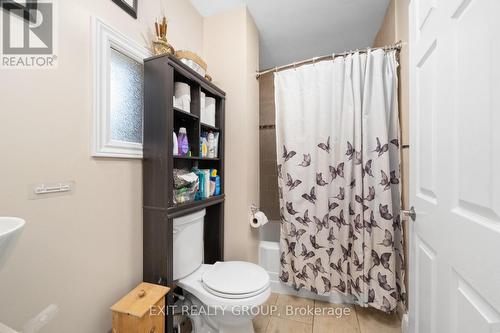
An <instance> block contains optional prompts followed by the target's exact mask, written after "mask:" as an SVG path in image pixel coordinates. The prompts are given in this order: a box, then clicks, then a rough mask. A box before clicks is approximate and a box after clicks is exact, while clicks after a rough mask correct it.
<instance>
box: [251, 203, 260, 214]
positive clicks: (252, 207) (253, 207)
mask: <svg viewBox="0 0 500 333" xmlns="http://www.w3.org/2000/svg"><path fill="white" fill-rule="evenodd" d="M250 211H251V212H252V215H254V216H255V214H257V213H258V212H259V211H260V209H259V207H257V205H256V204H252V205H251V206H250Z"/></svg>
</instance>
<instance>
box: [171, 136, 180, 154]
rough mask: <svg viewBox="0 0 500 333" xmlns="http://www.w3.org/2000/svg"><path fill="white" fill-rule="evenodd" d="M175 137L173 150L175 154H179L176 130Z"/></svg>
mask: <svg viewBox="0 0 500 333" xmlns="http://www.w3.org/2000/svg"><path fill="white" fill-rule="evenodd" d="M173 134H174V135H173V138H172V142H173V143H174V150H173V152H172V153H173V154H174V156H177V155H179V144H178V142H177V134H175V132H173Z"/></svg>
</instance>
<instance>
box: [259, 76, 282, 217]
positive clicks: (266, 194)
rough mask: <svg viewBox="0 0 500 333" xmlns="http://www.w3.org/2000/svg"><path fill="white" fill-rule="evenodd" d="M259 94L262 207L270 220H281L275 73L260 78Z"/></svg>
mask: <svg viewBox="0 0 500 333" xmlns="http://www.w3.org/2000/svg"><path fill="white" fill-rule="evenodd" d="M259 94H260V105H259V139H260V209H261V211H263V212H264V213H265V214H266V215H267V216H268V218H269V219H270V220H273V221H279V219H280V208H279V197H278V196H279V194H278V168H277V164H276V129H275V108H274V77H273V73H268V74H265V75H262V76H261V77H260V78H259Z"/></svg>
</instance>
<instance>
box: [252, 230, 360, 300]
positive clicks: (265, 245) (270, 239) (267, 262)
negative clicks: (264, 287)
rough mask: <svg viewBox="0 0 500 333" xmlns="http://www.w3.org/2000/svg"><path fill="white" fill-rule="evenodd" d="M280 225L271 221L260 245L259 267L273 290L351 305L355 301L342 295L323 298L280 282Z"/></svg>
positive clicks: (262, 234) (261, 237)
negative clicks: (265, 274)
mask: <svg viewBox="0 0 500 333" xmlns="http://www.w3.org/2000/svg"><path fill="white" fill-rule="evenodd" d="M279 237H280V223H279V221H278V222H275V221H271V222H269V223H268V224H266V225H265V226H264V227H263V228H261V230H260V239H261V241H260V243H259V265H260V266H261V267H263V268H264V269H265V270H266V271H267V273H268V274H269V276H270V278H271V289H272V291H273V292H275V293H278V294H286V295H296V296H300V297H304V298H311V299H316V300H320V301H325V302H330V303H337V304H341V303H344V304H351V303H354V301H353V299H352V298H351V297H349V296H345V295H342V294H340V293H336V292H333V293H330V294H329V295H328V296H321V295H317V294H315V293H312V292H310V291H307V290H300V291H298V292H297V291H295V290H294V289H293V288H292V287H290V286H287V285H285V284H284V283H282V282H281V281H280V280H279V272H280V244H279Z"/></svg>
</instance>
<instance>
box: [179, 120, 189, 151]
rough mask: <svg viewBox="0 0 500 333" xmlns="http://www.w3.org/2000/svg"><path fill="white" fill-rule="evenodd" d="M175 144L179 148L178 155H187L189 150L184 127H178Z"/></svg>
mask: <svg viewBox="0 0 500 333" xmlns="http://www.w3.org/2000/svg"><path fill="white" fill-rule="evenodd" d="M177 144H178V149H179V156H187V155H188V152H189V142H188V137H187V131H186V128H185V127H181V128H179V135H178V136H177Z"/></svg>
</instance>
